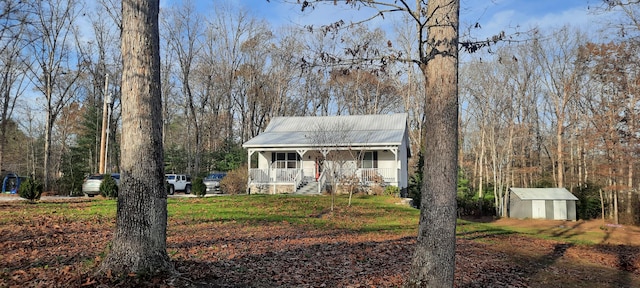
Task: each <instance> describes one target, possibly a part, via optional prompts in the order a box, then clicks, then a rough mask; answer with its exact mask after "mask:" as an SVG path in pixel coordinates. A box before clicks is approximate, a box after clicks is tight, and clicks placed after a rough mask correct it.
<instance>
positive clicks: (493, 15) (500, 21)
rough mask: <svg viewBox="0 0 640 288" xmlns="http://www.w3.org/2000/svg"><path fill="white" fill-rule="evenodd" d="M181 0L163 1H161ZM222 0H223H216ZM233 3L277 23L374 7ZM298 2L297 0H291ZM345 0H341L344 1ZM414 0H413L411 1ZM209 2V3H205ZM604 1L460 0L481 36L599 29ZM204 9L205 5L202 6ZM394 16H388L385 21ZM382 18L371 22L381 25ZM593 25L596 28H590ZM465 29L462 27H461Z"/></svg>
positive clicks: (330, 18)
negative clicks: (308, 8)
mask: <svg viewBox="0 0 640 288" xmlns="http://www.w3.org/2000/svg"><path fill="white" fill-rule="evenodd" d="M174 1H181V0H161V4H162V3H165V4H168V3H171V2H174ZM217 1H220V0H217ZM222 1H227V3H229V4H231V5H237V6H243V7H245V8H247V9H248V10H250V11H252V12H253V14H254V15H256V16H258V17H261V18H264V19H266V20H267V21H269V22H271V23H272V24H273V25H274V26H279V25H283V24H297V25H308V24H313V25H316V26H318V25H323V24H327V23H332V22H334V21H336V20H338V19H343V20H345V21H347V22H348V21H357V20H361V19H363V17H367V16H369V15H371V12H372V10H366V9H363V10H354V9H351V8H348V7H347V6H345V5H337V6H334V5H331V4H329V5H319V6H318V7H317V8H316V9H315V10H313V11H309V12H305V13H302V12H301V11H300V5H296V4H290V3H284V1H283V0H271V3H267V1H266V0H222ZM213 2H214V1H212V2H209V1H202V0H200V1H198V0H196V3H197V4H198V5H211V3H213ZM289 2H295V0H289ZM343 2H344V0H338V3H343ZM409 2H410V3H413V0H410V1H409ZM205 3H206V4H205ZM600 3H601V0H461V12H460V18H461V24H462V25H473V24H474V23H476V22H478V23H479V24H480V26H481V27H482V29H481V30H477V31H475V33H476V34H477V35H476V36H478V38H482V37H486V36H490V35H494V34H495V33H498V32H500V31H502V30H514V29H518V30H521V31H523V30H529V29H531V28H533V27H536V26H537V27H540V28H542V29H547V28H551V27H559V26H563V25H565V24H570V25H573V26H577V27H583V28H585V30H587V31H593V32H595V30H597V27H601V24H602V23H598V18H599V16H598V15H597V14H596V13H594V9H593V8H594V7H596V6H598V5H600ZM203 8H204V7H203ZM390 18H392V17H391V16H389V17H387V19H386V20H389V19H390ZM380 23H381V21H377V22H374V23H372V25H382V24H380ZM591 27H593V28H591ZM461 28H462V27H461Z"/></svg>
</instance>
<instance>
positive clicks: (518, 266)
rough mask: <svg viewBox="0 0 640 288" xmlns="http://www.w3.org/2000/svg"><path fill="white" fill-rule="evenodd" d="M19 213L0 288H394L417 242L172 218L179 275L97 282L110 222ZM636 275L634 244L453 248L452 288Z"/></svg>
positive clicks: (470, 243)
mask: <svg viewBox="0 0 640 288" xmlns="http://www.w3.org/2000/svg"><path fill="white" fill-rule="evenodd" d="M74 205H78V207H80V208H79V209H81V206H82V205H85V204H83V203H75V204H74ZM17 207H20V208H17ZM24 207H25V206H24V205H23V206H17V205H12V204H2V205H1V207H0V209H3V210H4V211H5V212H6V211H7V210H9V211H11V209H14V210H15V211H12V213H20V215H22V216H21V217H20V219H21V220H20V221H13V222H9V223H7V222H6V221H5V222H1V223H2V224H1V225H0V287H70V286H71V287H105V286H109V287H111V286H115V287H145V286H146V287H400V286H402V284H403V281H404V279H405V278H406V277H407V275H408V269H409V266H410V265H411V257H412V253H413V250H414V246H415V236H414V235H398V234H396V233H379V232H378V233H364V232H354V231H348V230H340V229H329V230H326V229H314V228H312V227H308V226H299V225H294V224H290V223H288V222H276V223H274V222H265V223H261V224H259V225H256V224H255V223H254V224H252V225H243V224H242V223H236V222H234V221H227V222H225V221H210V222H189V221H185V220H184V219H183V220H180V221H178V220H174V219H170V221H169V225H168V237H167V246H168V247H167V251H168V253H169V255H170V257H171V259H172V261H173V263H174V265H175V268H176V270H177V271H178V272H179V273H180V275H179V276H175V275H174V276H166V277H162V276H159V277H154V278H151V279H147V278H143V277H138V276H136V275H129V276H125V277H121V278H115V277H106V276H103V277H95V276H94V275H93V271H94V270H95V269H96V267H97V265H99V263H100V261H101V260H102V258H103V256H104V253H105V251H106V247H107V246H108V243H109V241H110V240H111V237H112V235H113V234H112V231H113V229H114V225H115V221H114V220H113V219H111V220H107V221H105V220H104V219H103V220H101V221H95V220H94V219H87V220H76V219H69V218H68V217H66V216H64V215H57V214H56V213H50V214H46V215H30V214H29V213H28V211H23V210H20V209H25V208H24ZM26 207H27V209H28V206H26ZM639 268H640V248H639V247H638V246H633V245H607V244H602V245H576V244H569V243H565V242H561V241H554V240H543V239H536V238H531V237H527V236H522V235H520V234H517V233H515V234H487V235H465V237H459V239H458V241H457V251H456V279H455V285H456V286H457V287H552V286H555V287H559V286H562V287H584V286H586V285H588V286H591V287H640V284H638V283H640V269H639Z"/></svg>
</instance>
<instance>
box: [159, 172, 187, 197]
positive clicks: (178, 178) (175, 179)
mask: <svg viewBox="0 0 640 288" xmlns="http://www.w3.org/2000/svg"><path fill="white" fill-rule="evenodd" d="M164 179H165V181H167V185H169V188H168V189H169V194H170V195H173V193H175V192H176V191H183V192H184V193H185V194H191V177H189V175H185V174H166V175H164Z"/></svg>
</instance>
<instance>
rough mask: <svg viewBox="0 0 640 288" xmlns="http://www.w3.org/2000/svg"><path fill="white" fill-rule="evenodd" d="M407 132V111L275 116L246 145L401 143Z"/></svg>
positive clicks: (366, 144) (372, 144) (292, 145)
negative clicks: (347, 114) (371, 113)
mask: <svg viewBox="0 0 640 288" xmlns="http://www.w3.org/2000/svg"><path fill="white" fill-rule="evenodd" d="M406 134H407V114H406V113H400V114H381V115H380V114H379V115H349V116H305V117H275V118H273V119H271V121H270V122H269V125H267V128H266V129H265V130H264V132H262V133H260V134H259V135H258V136H256V137H254V138H252V139H250V140H249V141H247V142H245V143H244V144H243V145H242V146H243V147H245V148H263V147H301V146H315V147H319V146H327V145H331V146H347V145H348V146H398V145H400V144H401V143H402V141H403V139H404V138H405V135H406ZM407 147H408V145H407Z"/></svg>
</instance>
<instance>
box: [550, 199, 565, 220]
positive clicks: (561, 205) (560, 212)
mask: <svg viewBox="0 0 640 288" xmlns="http://www.w3.org/2000/svg"><path fill="white" fill-rule="evenodd" d="M553 219H554V220H567V201H565V200H553Z"/></svg>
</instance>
